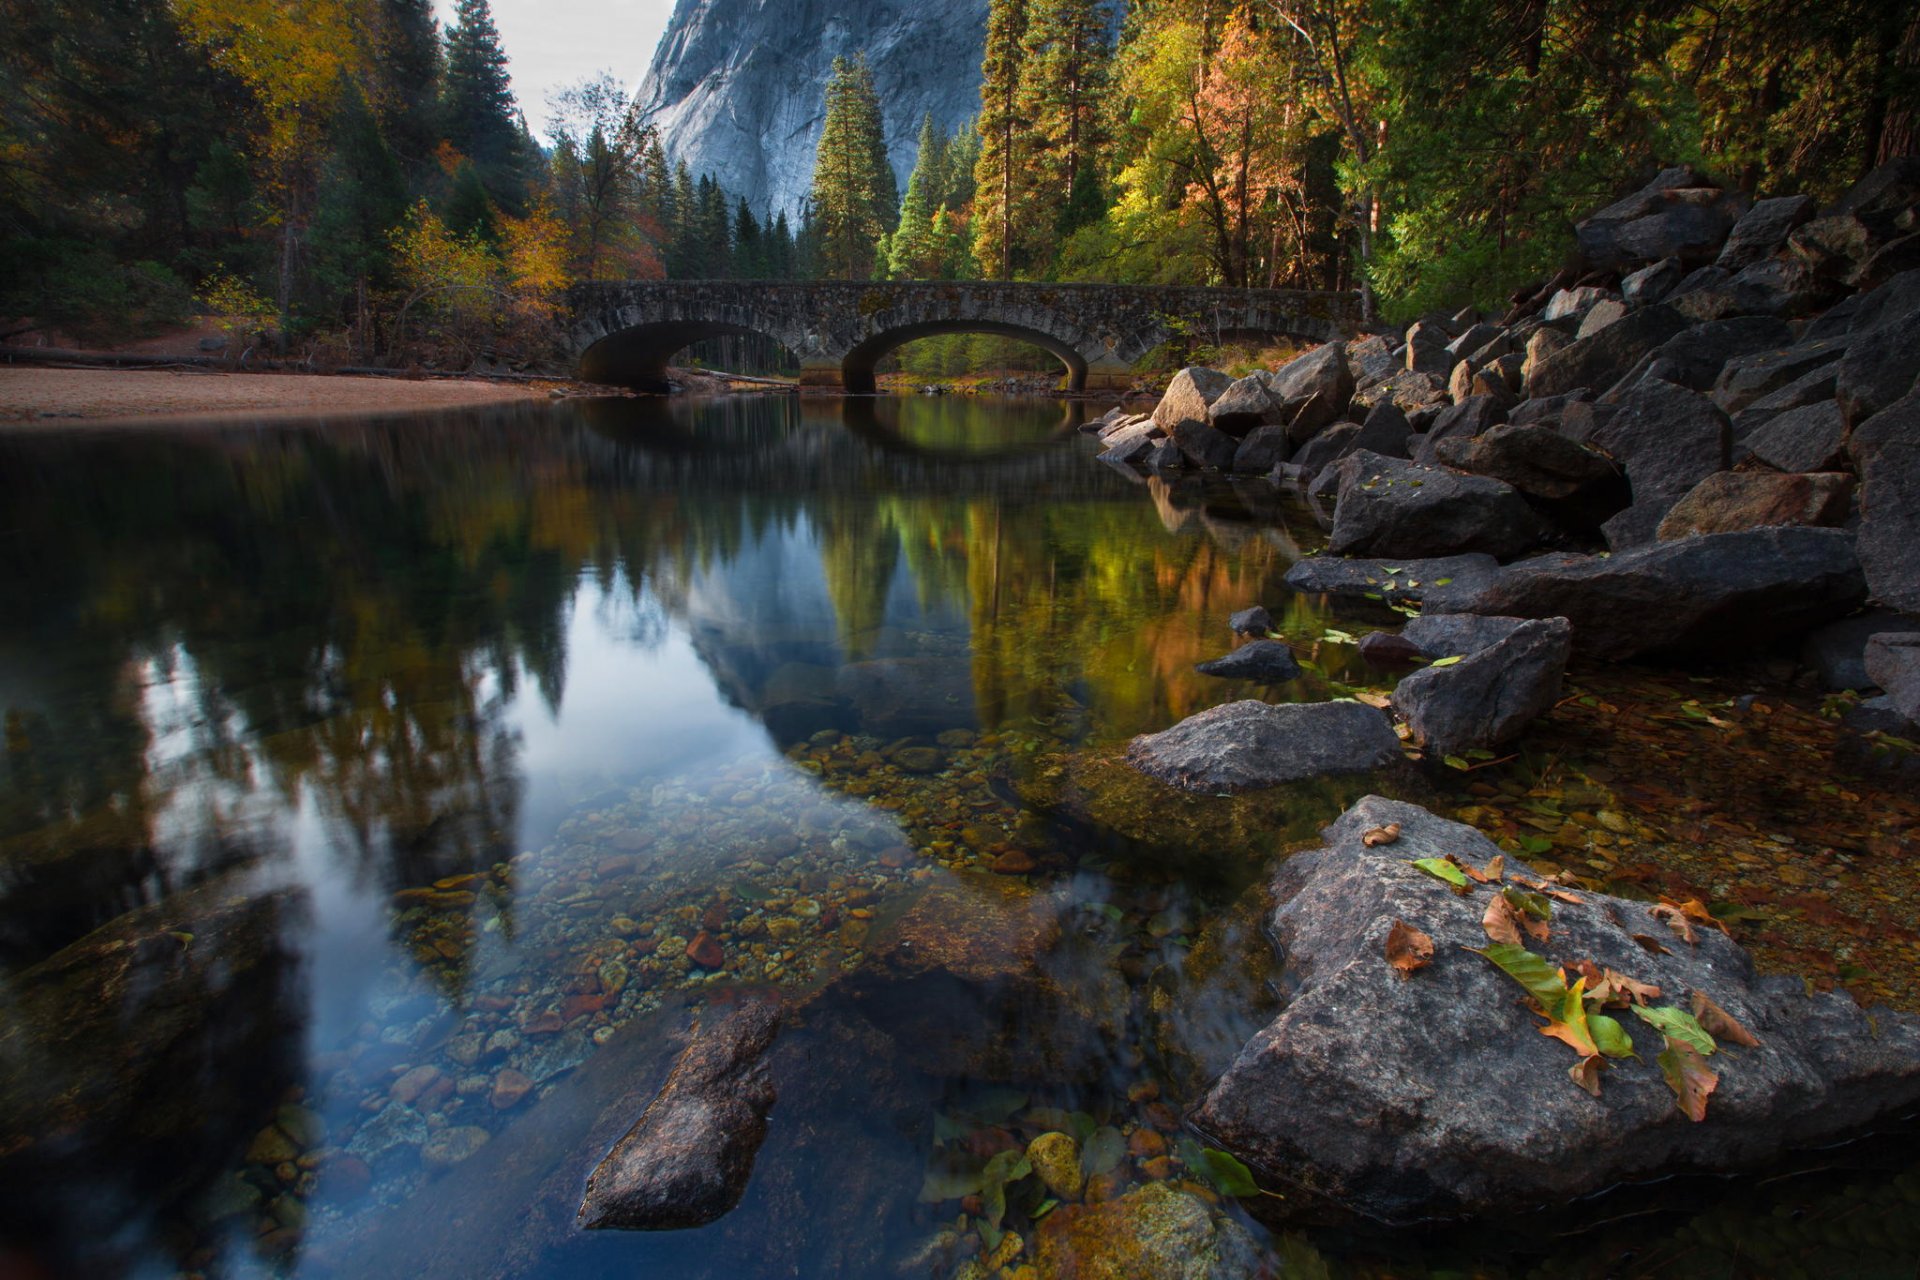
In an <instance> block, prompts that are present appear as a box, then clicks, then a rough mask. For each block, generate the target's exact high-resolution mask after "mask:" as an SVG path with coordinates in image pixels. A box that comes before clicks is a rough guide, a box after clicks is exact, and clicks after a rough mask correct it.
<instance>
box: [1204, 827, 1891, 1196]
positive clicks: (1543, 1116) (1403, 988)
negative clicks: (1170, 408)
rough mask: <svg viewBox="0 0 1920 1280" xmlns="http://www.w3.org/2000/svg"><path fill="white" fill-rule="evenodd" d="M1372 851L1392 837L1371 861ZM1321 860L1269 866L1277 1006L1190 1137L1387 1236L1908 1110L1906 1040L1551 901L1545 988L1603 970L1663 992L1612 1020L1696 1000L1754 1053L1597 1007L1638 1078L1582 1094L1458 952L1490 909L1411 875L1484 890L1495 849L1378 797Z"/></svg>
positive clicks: (1663, 927) (1702, 943) (1669, 932)
mask: <svg viewBox="0 0 1920 1280" xmlns="http://www.w3.org/2000/svg"><path fill="white" fill-rule="evenodd" d="M1382 828H1397V838H1396V839H1394V840H1392V841H1391V842H1390V843H1377V840H1376V841H1370V840H1369V839H1368V838H1367V836H1368V834H1369V833H1372V832H1377V831H1379V830H1380V829H1382ZM1324 840H1325V843H1324V844H1323V846H1322V847H1321V848H1318V849H1315V850H1312V851H1310V852H1306V853H1301V854H1297V855H1295V856H1294V857H1293V858H1292V859H1290V860H1289V861H1287V862H1286V863H1284V864H1282V866H1281V868H1280V870H1279V872H1278V874H1277V875H1276V876H1275V879H1274V883H1273V893H1274V897H1275V900H1276V901H1277V902H1278V903H1279V904H1280V905H1279V906H1278V907H1277V908H1276V909H1275V910H1274V912H1273V914H1272V916H1271V918H1270V928H1271V932H1272V935H1273V939H1274V942H1275V943H1276V944H1277V946H1278V948H1279V950H1280V952H1281V953H1282V955H1283V956H1284V957H1285V962H1286V974H1285V976H1284V978H1283V980H1282V982H1281V983H1280V986H1281V988H1282V989H1283V990H1286V991H1288V992H1289V993H1290V997H1289V999H1288V1001H1287V1004H1286V1005H1285V1007H1284V1008H1283V1009H1282V1011H1281V1012H1280V1014H1279V1016H1278V1017H1276V1018H1274V1020H1273V1021H1272V1022H1271V1023H1270V1024H1269V1025H1267V1026H1266V1027H1265V1028H1264V1029H1262V1030H1261V1031H1260V1032H1259V1033H1257V1034H1256V1035H1255V1036H1254V1037H1253V1038H1252V1039H1251V1040H1249V1041H1248V1042H1247V1044H1246V1046H1245V1047H1244V1048H1243V1049H1242V1050H1241V1051H1240V1054H1239V1056H1238V1057H1237V1058H1236V1059H1235V1060H1234V1063H1233V1065H1232V1066H1231V1067H1230V1068H1228V1069H1227V1071H1226V1073H1225V1074H1224V1075H1223V1076H1222V1077H1221V1078H1220V1080H1219V1081H1218V1082H1217V1083H1216V1084H1215V1085H1214V1086H1213V1088H1212V1090H1211V1091H1210V1092H1209V1093H1208V1095H1207V1097H1206V1100H1205V1101H1204V1103H1203V1104H1202V1105H1201V1106H1200V1107H1199V1109H1198V1110H1197V1112H1196V1113H1195V1115H1194V1117H1193V1122H1194V1124H1195V1126H1196V1127H1197V1128H1199V1129H1200V1130H1201V1131H1202V1132H1203V1133H1204V1134H1206V1135H1207V1136H1208V1137H1209V1139H1210V1140H1211V1141H1212V1142H1213V1143H1215V1144H1216V1145H1218V1146H1220V1147H1223V1148H1224V1149H1226V1150H1228V1151H1230V1152H1231V1153H1233V1154H1234V1155H1236V1156H1238V1157H1239V1158H1240V1159H1241V1160H1243V1161H1245V1162H1246V1163H1247V1164H1248V1165H1249V1166H1250V1167H1252V1168H1253V1169H1254V1170H1255V1172H1256V1173H1258V1174H1261V1175H1264V1176H1266V1177H1268V1178H1269V1179H1274V1180H1279V1181H1282V1182H1285V1183H1291V1184H1296V1185H1299V1186H1303V1187H1306V1188H1309V1189H1311V1190H1312V1191H1313V1192H1316V1193H1318V1194H1320V1195H1322V1196H1325V1197H1327V1198H1329V1199H1331V1200H1333V1201H1334V1202H1336V1203H1338V1204H1339V1205H1342V1206H1344V1207H1345V1208H1347V1209H1350V1210H1352V1211H1355V1212H1358V1213H1361V1214H1364V1215H1366V1216H1368V1217H1371V1218H1375V1219H1379V1220H1382V1221H1385V1222H1389V1223H1411V1222H1417V1221H1421V1220H1425V1219H1430V1218H1435V1217H1445V1216H1453V1215H1465V1214H1503V1215H1504V1214H1512V1213H1516V1212H1519V1211H1522V1210H1525V1209H1527V1208H1531V1207H1535V1206H1544V1205H1561V1204H1565V1203H1566V1202H1568V1201H1571V1200H1575V1199H1577V1198H1579V1197H1581V1196H1585V1195H1588V1194H1591V1193H1593V1192H1597V1191H1600V1190H1603V1189H1605V1188H1608V1187H1612V1186H1615V1185H1617V1184H1620V1183H1624V1182H1633V1181H1638V1180H1643V1179H1658V1178H1664V1177H1670V1176H1672V1175H1675V1174H1681V1173H1696V1172H1698V1173H1722V1174H1724V1173H1732V1172H1735V1171H1739V1170H1744V1169H1749V1168H1752V1167H1755V1166H1759V1165H1763V1164H1765V1163H1767V1162H1769V1161H1772V1160H1775V1159H1777V1158H1778V1157H1780V1156H1781V1155H1782V1154H1783V1153H1786V1152H1788V1151H1790V1150H1793V1149H1795V1148H1799V1147H1808V1146H1815V1145H1821V1144H1825V1143H1830V1142H1833V1141H1837V1140H1839V1139H1842V1138H1845V1137H1847V1136H1850V1135H1852V1134H1854V1133H1855V1132H1857V1131H1859V1130H1860V1129H1862V1128H1863V1127H1865V1126H1867V1125H1870V1124H1872V1123H1874V1122H1875V1121H1879V1120H1883V1119H1889V1118H1892V1117H1895V1116H1899V1115H1902V1114H1904V1113H1905V1112H1906V1111H1907V1110H1908V1109H1910V1108H1911V1107H1913V1106H1914V1105H1915V1103H1916V1102H1920V1025H1916V1022H1915V1020H1914V1019H1912V1018H1911V1017H1908V1016H1905V1015H1900V1014H1888V1013H1884V1012H1878V1013H1876V1014H1875V1015H1873V1016H1872V1017H1869V1016H1868V1015H1867V1014H1866V1013H1865V1012H1864V1011H1862V1010H1861V1009H1860V1008H1859V1006H1857V1005H1856V1004H1855V1003H1854V1002H1853V1001H1852V1000H1851V999H1850V998H1849V997H1847V996H1846V995H1844V994H1840V993H1832V994H1826V995H1810V994H1808V992H1807V989H1806V987H1805V986H1804V985H1803V984H1802V983H1801V981H1800V980H1799V979H1797V978H1793V977H1787V976H1779V977H1761V976H1759V975H1757V974H1756V973H1755V971H1754V967H1753V963H1752V961H1751V959H1750V958H1749V957H1748V955H1747V953H1746V952H1745V951H1744V950H1743V949H1742V948H1741V947H1740V946H1739V945H1738V944H1737V943H1735V942H1734V941H1733V940H1732V939H1731V938H1729V937H1727V936H1726V935H1725V934H1723V933H1721V932H1720V931H1718V930H1717V929H1714V928H1711V927H1708V926H1705V925H1689V926H1688V930H1689V933H1690V937H1691V941H1688V940H1686V939H1684V938H1683V937H1682V936H1681V934H1680V933H1679V932H1678V931H1677V930H1675V929H1673V928H1671V927H1670V926H1669V925H1668V924H1667V923H1666V922H1665V921H1663V919H1662V918H1661V917H1660V916H1658V915H1656V914H1655V913H1654V911H1652V910H1650V909H1649V904H1648V903H1646V902H1638V901H1633V900H1630V899H1626V898H1615V897H1609V896H1607V895H1604V894H1598V893H1587V892H1580V893H1564V891H1562V892H1561V894H1560V896H1557V897H1556V898H1555V899H1554V900H1553V901H1552V902H1551V908H1550V910H1551V919H1550V920H1549V921H1548V922H1547V928H1548V936H1547V937H1546V938H1545V939H1544V940H1542V939H1538V938H1534V937H1527V939H1526V945H1527V948H1528V954H1530V955H1532V956H1534V957H1537V958H1539V959H1543V960H1545V961H1546V964H1545V965H1544V966H1541V970H1542V978H1543V985H1547V986H1552V985H1557V984H1558V983H1559V982H1562V981H1565V982H1570V981H1571V979H1572V977H1573V975H1572V974H1565V976H1564V977H1560V976H1557V975H1556V974H1555V968H1554V967H1555V966H1561V967H1578V966H1580V965H1582V964H1590V965H1591V966H1593V970H1594V977H1595V978H1596V979H1597V978H1600V977H1601V976H1602V975H1603V974H1604V973H1605V972H1606V971H1608V970H1612V971H1614V972H1615V973H1618V974H1620V975H1623V976H1625V977H1627V978H1630V979H1632V980H1634V981H1636V982H1639V983H1644V984H1647V985H1648V986H1649V987H1654V988H1657V989H1658V992H1657V994H1655V993H1653V992H1651V991H1645V990H1642V991H1640V992H1639V993H1638V995H1637V997H1636V996H1630V995H1627V994H1626V993H1625V991H1624V990H1623V991H1621V993H1620V995H1619V997H1618V999H1619V1000H1620V1001H1630V1000H1632V999H1635V998H1638V999H1641V1000H1644V1001H1646V1002H1647V1006H1646V1007H1648V1008H1649V1009H1651V1010H1662V1009H1677V1010H1678V1011H1679V1012H1681V1013H1690V1012H1691V1011H1692V1010H1693V1009H1695V1008H1696V1007H1699V1008H1702V1009H1705V1008H1706V1006H1704V1005H1701V1006H1696V1004H1695V1001H1696V1000H1697V999H1704V1000H1706V1001H1711V1002H1712V1006H1713V1008H1714V1009H1717V1010H1720V1011H1724V1015H1725V1016H1726V1017H1728V1018H1730V1019H1732V1020H1735V1021H1736V1022H1737V1023H1738V1025H1739V1026H1740V1027H1741V1028H1743V1029H1744V1032H1745V1033H1746V1034H1744V1035H1739V1034H1735V1033H1733V1032H1732V1031H1731V1030H1729V1029H1728V1028H1727V1025H1726V1024H1725V1023H1721V1022H1719V1020H1718V1019H1717V1018H1715V1017H1713V1015H1712V1014H1711V1012H1709V1013H1708V1014H1707V1015H1706V1016H1707V1019H1708V1020H1709V1021H1712V1022H1714V1023H1715V1025H1717V1026H1719V1027H1720V1028H1721V1034H1720V1035H1719V1037H1718V1039H1717V1040H1716V1041H1715V1042H1714V1043H1713V1044H1712V1046H1711V1047H1712V1048H1714V1049H1715V1050H1716V1051H1715V1052H1713V1053H1712V1054H1711V1056H1705V1057H1704V1060H1700V1058H1699V1056H1698V1055H1697V1051H1696V1057H1694V1058H1682V1057H1679V1056H1678V1055H1677V1051H1671V1050H1667V1049H1666V1048H1665V1047H1664V1045H1663V1042H1662V1036H1661V1034H1660V1033H1659V1032H1658V1031H1656V1029H1655V1027H1654V1026H1653V1025H1652V1024H1650V1023H1648V1022H1646V1021H1643V1020H1642V1019H1641V1018H1640V1017H1637V1016H1635V1015H1633V1014H1632V1013H1630V1012H1629V1011H1628V1010H1627V1009H1626V1008H1623V1007H1619V1004H1617V1003H1609V1005H1608V1006H1607V1008H1608V1011H1607V1014H1606V1016H1608V1017H1610V1018H1612V1019H1614V1025H1615V1026H1617V1028H1618V1029H1619V1031H1620V1034H1621V1035H1622V1036H1624V1037H1625V1038H1626V1039H1627V1040H1628V1041H1630V1042H1631V1048H1632V1050H1633V1051H1634V1052H1635V1053H1636V1054H1637V1055H1638V1057H1637V1058H1628V1057H1612V1058H1604V1059H1602V1061H1604V1062H1605V1063H1606V1065H1605V1067H1604V1068H1602V1067H1600V1066H1599V1065H1598V1064H1597V1063H1596V1064H1593V1065H1592V1066H1590V1067H1589V1068H1588V1070H1589V1071H1590V1072H1592V1073H1593V1075H1594V1077H1595V1079H1594V1083H1593V1087H1594V1088H1595V1089H1597V1091H1598V1093H1597V1096H1595V1095H1594V1094H1590V1093H1589V1092H1587V1089H1586V1088H1585V1087H1583V1085H1582V1084H1581V1083H1579V1077H1578V1076H1576V1075H1574V1074H1573V1072H1574V1069H1575V1068H1577V1067H1578V1066H1579V1065H1580V1063H1581V1062H1582V1059H1581V1058H1580V1056H1579V1054H1578V1052H1577V1051H1576V1050H1574V1049H1572V1048H1571V1047H1570V1046H1569V1045H1568V1044H1567V1043H1564V1042H1563V1041H1562V1040H1560V1039H1557V1038H1553V1037H1549V1036H1547V1035H1543V1034H1541V1029H1542V1023H1541V1019H1540V1018H1539V1017H1538V1016H1536V1015H1535V1014H1534V1013H1533V1012H1532V1010H1531V1009H1530V1008H1529V1006H1528V1003H1527V1002H1526V1001H1525V1000H1524V999H1523V992H1522V988H1521V987H1520V986H1519V985H1517V984H1516V982H1515V980H1514V979H1512V978H1509V977H1508V976H1507V975H1506V974H1505V973H1503V972H1502V971H1501V970H1500V969H1498V968H1496V967H1495V965H1494V964H1493V963H1491V962H1490V961H1489V960H1488V959H1486V958H1484V957H1483V956H1480V955H1475V954H1473V952H1472V951H1470V950H1469V948H1484V947H1487V946H1488V934H1487V933H1486V931H1485V929H1484V928H1483V925H1482V917H1483V916H1484V915H1485V914H1486V913H1487V912H1488V910H1489V906H1490V904H1492V903H1493V902H1494V901H1495V899H1496V895H1498V894H1500V893H1501V888H1500V887H1497V886H1495V885H1480V886H1472V887H1471V891H1470V892H1467V893H1464V894H1456V893H1454V892H1452V891H1451V890H1450V889H1449V887H1448V886H1447V885H1446V884H1443V883H1442V882H1441V881H1440V880H1438V879H1437V878H1435V877H1433V876H1430V875H1428V874H1426V873H1425V872H1424V871H1422V870H1420V869H1419V868H1417V867H1415V866H1414V865H1413V863H1414V862H1415V861H1416V860H1418V859H1423V858H1432V859H1445V858H1448V857H1455V858H1458V859H1460V860H1461V861H1462V862H1465V863H1468V864H1471V865H1473V866H1474V867H1476V868H1479V867H1484V866H1485V865H1486V864H1487V863H1489V862H1491V861H1492V860H1493V858H1494V857H1495V856H1496V855H1497V854H1498V853H1499V850H1498V849H1497V848H1496V847H1495V846H1494V845H1493V844H1492V842H1490V841H1489V840H1488V839H1487V838H1486V837H1485V836H1483V835H1481V834H1480V833H1479V832H1477V831H1475V830H1474V829H1473V828H1471V827H1467V826H1463V825H1461V824H1459V823H1455V822H1448V821H1446V820H1444V819H1441V818H1438V817H1436V816H1434V815H1433V814H1430V813H1428V812H1427V811H1426V810H1424V809H1421V808H1419V807H1418V806H1416V805H1411V804H1404V803H1400V802H1397V801H1392V800H1386V799H1383V798H1381V797H1379V796H1368V797H1366V798H1365V799H1362V800H1361V801H1360V802H1359V803H1357V804H1355V805H1354V806H1353V807H1352V808H1351V809H1349V810H1348V811H1347V812H1346V813H1345V814H1344V815H1342V816H1341V818H1340V819H1339V821H1337V822H1336V823H1334V825H1333V826H1332V827H1330V828H1328V829H1327V831H1326V833H1325V836H1324ZM1515 879H1517V877H1515V876H1512V875H1509V876H1508V881H1509V882H1512V881H1513V880H1515ZM1403 924H1404V925H1405V926H1407V927H1409V928H1411V929H1414V930H1418V931H1419V932H1421V933H1422V934H1424V935H1426V936H1427V939H1428V940H1429V946H1430V948H1431V950H1430V951H1427V952H1426V955H1427V956H1428V957H1429V958H1428V959H1427V960H1426V962H1425V963H1424V964H1420V963H1418V962H1419V959H1420V955H1421V949H1418V948H1412V949H1409V951H1410V953H1411V954H1408V955H1407V958H1406V960H1405V961H1404V962H1405V963H1407V964H1410V965H1416V966H1417V967H1415V968H1414V969H1413V970H1412V971H1411V972H1409V973H1407V974H1406V975H1405V976H1403V975H1402V973H1401V972H1400V970H1399V968H1398V967H1397V966H1396V965H1395V964H1393V963H1390V962H1389V954H1390V948H1391V947H1392V946H1393V943H1392V941H1391V939H1392V937H1393V935H1394V933H1395V931H1396V929H1399V928H1400V926H1402V925H1403ZM1636 935H1644V936H1647V937H1649V938H1652V939H1655V940H1656V941H1657V942H1660V943H1661V944H1662V947H1661V950H1662V952H1663V954H1655V953H1654V952H1652V951H1650V950H1649V949H1648V948H1647V947H1645V946H1643V945H1642V944H1641V943H1640V942H1639V941H1637V940H1636ZM1591 985H1594V984H1591V983H1590V984H1589V986H1591ZM1569 1012H1570V1011H1569ZM1592 1012H1596V1013H1597V1012H1598V1010H1597V1009H1596V1010H1592ZM1589 1016H1590V1014H1589ZM1655 1016H1659V1015H1658V1014H1656V1015H1655ZM1749 1041H1751V1042H1754V1043H1747V1042H1749ZM1663 1052H1667V1053H1669V1054H1670V1060H1672V1061H1674V1062H1675V1066H1676V1074H1678V1069H1679V1067H1680V1066H1681V1065H1682V1064H1687V1070H1688V1074H1687V1076H1686V1077H1683V1078H1685V1079H1690V1080H1692V1081H1695V1082H1698V1085H1704V1084H1705V1081H1704V1080H1703V1079H1702V1077H1701V1076H1700V1075H1699V1074H1698V1073H1699V1072H1701V1071H1710V1072H1712V1073H1713V1075H1714V1077H1715V1080H1714V1083H1713V1086H1712V1088H1711V1092H1709V1093H1707V1094H1706V1095H1705V1098H1704V1104H1703V1106H1704V1119H1702V1120H1700V1121H1696V1120H1694V1119H1692V1118H1690V1117H1689V1115H1688V1114H1687V1113H1686V1112H1684V1111H1683V1110H1682V1109H1681V1106H1680V1103H1679V1100H1678V1099H1677V1096H1676V1093H1675V1092H1674V1091H1673V1090H1672V1089H1671V1088H1669V1086H1668V1084H1667V1083H1666V1080H1665V1078H1664V1075H1665V1073H1664V1071H1663V1068H1662V1066H1661V1065H1660V1064H1659V1063H1658V1062H1657V1059H1658V1058H1659V1057H1660V1055H1661V1054H1662V1053H1663ZM1695 1087H1697V1085H1696V1086H1695Z"/></svg>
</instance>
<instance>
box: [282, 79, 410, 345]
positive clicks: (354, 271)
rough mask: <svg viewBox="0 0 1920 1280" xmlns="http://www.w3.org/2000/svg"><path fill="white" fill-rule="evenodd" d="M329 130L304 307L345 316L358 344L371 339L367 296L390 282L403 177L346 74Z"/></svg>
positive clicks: (403, 206)
mask: <svg viewBox="0 0 1920 1280" xmlns="http://www.w3.org/2000/svg"><path fill="white" fill-rule="evenodd" d="M329 133H330V134H331V137H332V146H331V147H330V148H329V151H328V155H327V158H326V160H325V161H324V162H323V163H322V165H321V168H320V177H319V183H318V191H317V196H316V200H315V205H314V216H313V222H312V225H311V226H310V227H309V229H308V235H307V252H308V255H309V264H310V265H309V271H308V276H307V281H306V283H307V289H306V291H305V292H306V293H307V294H308V298H307V299H306V301H305V304H304V305H303V310H306V311H307V312H309V313H310V314H311V315H313V316H315V317H316V318H323V319H326V320H341V321H344V322H345V323H346V324H347V326H348V327H349V328H350V329H351V330H352V331H353V333H354V335H355V338H356V343H357V344H358V343H364V342H366V341H367V340H368V339H370V338H371V336H372V335H371V333H370V332H369V327H370V323H371V319H372V313H371V303H372V296H373V294H374V293H375V292H376V291H377V290H379V289H381V288H384V287H385V286H386V285H387V284H388V283H389V280H388V275H389V268H390V266H391V262H390V255H389V244H390V241H391V233H392V231H393V228H395V227H397V226H399V225H400V223H401V221H402V220H403V219H404V218H405V217H406V213H407V206H408V195H407V182H406V177H405V175H404V174H403V173H402V172H401V169H400V162H399V160H398V159H397V158H396V157H395V156H394V154H393V150H392V148H390V147H389V146H388V145H387V140H386V138H385V137H384V136H383V135H382V134H381V132H380V124H379V121H378V120H377V119H376V118H375V116H374V112H373V109H372V108H371V107H370V106H369V105H368V103H367V100H366V97H365V95H363V94H362V93H361V92H360V89H359V87H358V86H356V85H355V84H353V83H352V82H351V81H348V80H345V79H344V78H343V79H342V81H341V86H340V101H339V103H338V104H337V106H336V107H335V109H334V116H333V120H332V122H331V128H330V129H329Z"/></svg>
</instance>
